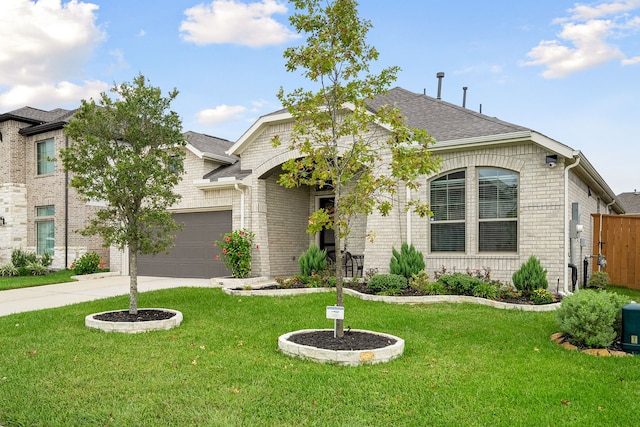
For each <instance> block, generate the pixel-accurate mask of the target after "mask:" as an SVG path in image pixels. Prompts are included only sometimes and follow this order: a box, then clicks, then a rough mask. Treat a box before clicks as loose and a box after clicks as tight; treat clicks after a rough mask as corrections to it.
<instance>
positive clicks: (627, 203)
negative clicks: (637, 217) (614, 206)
mask: <svg viewBox="0 0 640 427" xmlns="http://www.w3.org/2000/svg"><path fill="white" fill-rule="evenodd" d="M617 197H618V200H620V202H621V203H622V205H623V206H624V210H625V213H628V214H640V193H639V192H637V191H633V192H630V193H620V194H618V196H617Z"/></svg>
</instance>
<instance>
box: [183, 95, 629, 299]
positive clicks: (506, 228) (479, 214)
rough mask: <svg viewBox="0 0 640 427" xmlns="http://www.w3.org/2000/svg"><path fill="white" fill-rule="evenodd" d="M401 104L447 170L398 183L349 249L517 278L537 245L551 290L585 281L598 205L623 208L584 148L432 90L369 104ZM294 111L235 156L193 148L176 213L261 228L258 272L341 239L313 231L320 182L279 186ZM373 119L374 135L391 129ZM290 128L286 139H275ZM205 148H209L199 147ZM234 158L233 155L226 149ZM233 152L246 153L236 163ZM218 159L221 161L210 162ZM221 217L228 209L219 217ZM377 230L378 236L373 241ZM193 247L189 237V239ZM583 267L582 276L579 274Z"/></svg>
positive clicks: (256, 132) (255, 132) (291, 265)
mask: <svg viewBox="0 0 640 427" xmlns="http://www.w3.org/2000/svg"><path fill="white" fill-rule="evenodd" d="M384 104H393V105H396V106H397V107H399V108H400V110H401V111H402V112H403V114H404V115H405V116H406V118H407V123H408V124H409V125H410V126H412V127H417V128H422V129H425V130H427V131H428V132H429V133H430V134H431V135H433V136H434V137H435V139H436V140H437V143H436V144H435V145H434V146H433V149H432V151H433V152H434V153H435V154H437V155H438V156H439V157H440V158H441V159H442V163H441V170H440V171H439V173H438V174H437V175H433V176H425V177H423V179H422V183H421V184H422V185H421V187H420V190H419V191H417V192H409V191H406V189H404V188H402V189H400V191H398V193H397V196H396V200H395V207H394V210H393V211H392V212H391V213H390V214H389V215H388V216H386V217H382V216H380V215H379V214H377V213H374V214H373V215H371V216H369V217H362V218H358V219H357V221H356V222H355V223H354V226H353V232H352V234H351V235H350V236H349V238H348V239H346V244H345V245H346V248H342V249H343V250H344V249H346V250H347V251H349V252H350V253H352V254H358V255H364V271H365V272H366V271H368V270H369V269H377V271H378V272H380V273H382V272H388V270H389V260H390V258H391V249H392V248H393V247H396V248H398V247H399V246H400V245H401V244H402V243H403V242H409V243H412V244H413V245H414V246H415V247H416V248H417V249H418V250H420V251H422V253H423V254H424V256H425V262H426V265H427V272H429V273H430V274H431V275H432V277H433V274H432V273H433V272H434V271H436V270H441V269H442V268H443V267H444V268H446V269H447V270H448V271H450V272H452V271H461V272H465V271H467V270H475V269H490V270H491V276H492V278H494V279H498V280H501V281H503V282H510V281H511V275H512V273H513V272H514V271H515V270H517V269H518V268H519V267H520V266H521V265H522V264H523V263H524V262H525V261H526V260H527V259H528V258H529V256H531V255H535V256H536V257H538V258H539V259H540V260H541V263H542V265H543V267H544V268H546V269H547V270H548V275H547V278H548V280H549V289H550V290H551V291H560V292H569V291H571V290H572V286H573V282H574V280H575V281H576V282H578V283H581V281H580V278H579V277H577V276H580V275H581V274H582V271H581V268H575V269H574V268H573V267H570V266H569V265H570V264H571V265H575V266H576V267H577V266H579V265H581V263H582V260H583V259H584V258H587V257H589V256H590V255H591V254H590V246H591V241H592V239H593V234H594V230H593V225H592V223H591V214H593V213H605V214H623V213H624V208H623V206H622V204H621V203H620V201H619V200H618V199H617V197H616V196H615V194H614V193H613V192H612V190H611V189H610V188H609V186H608V185H607V183H606V182H605V181H604V179H603V178H602V177H601V176H600V175H599V174H598V172H597V171H596V170H595V169H594V167H593V166H592V164H591V163H590V162H589V161H588V160H587V158H586V157H585V156H584V155H583V154H582V153H581V152H580V151H577V150H574V149H573V148H571V147H568V146H566V145H564V144H562V143H560V142H558V141H555V140H553V139H552V138H549V137H547V136H545V135H543V134H540V133H538V132H536V131H534V130H532V129H528V128H526V127H523V126H519V125H515V124H511V123H507V122H504V121H502V120H498V119H496V118H493V117H488V116H486V115H483V114H480V113H477V112H473V111H471V110H468V109H466V108H463V107H460V106H456V105H453V104H450V103H448V102H445V101H442V100H439V99H435V98H432V97H429V96H426V95H423V94H416V93H413V92H410V91H407V90H405V89H402V88H399V87H398V88H394V89H392V90H390V91H389V92H388V93H387V94H385V95H384V96H380V97H378V98H376V99H374V100H373V101H372V102H371V103H370V107H371V108H372V109H374V110H375V109H376V108H379V107H380V106H382V105H384ZM291 128H292V119H291V116H290V114H289V113H288V112H286V111H285V110H280V111H276V112H274V113H271V114H268V115H265V116H262V117H260V118H259V119H258V120H257V121H256V122H255V123H254V124H253V125H252V126H251V127H250V128H249V129H248V130H247V131H246V132H245V133H244V134H243V135H242V136H241V137H240V139H238V141H236V142H235V143H234V144H233V145H231V146H230V147H229V148H228V149H227V151H226V152H225V154H224V155H222V154H220V153H218V155H216V156H209V155H208V154H206V152H207V151H208V150H211V151H212V150H213V149H212V148H204V147H202V148H197V146H196V145H195V144H192V145H193V146H194V148H196V150H193V149H192V150H191V151H192V153H191V154H190V155H189V157H188V158H187V169H188V172H187V177H186V179H185V180H183V182H182V183H181V184H180V185H181V187H180V189H179V191H180V192H181V194H182V195H183V199H182V201H181V202H180V203H181V204H180V206H177V207H176V212H184V213H186V214H189V213H195V212H212V213H213V212H215V215H217V216H219V217H220V219H221V218H222V217H223V216H224V217H226V219H227V220H228V219H229V218H230V221H231V225H232V227H231V228H232V229H239V228H247V229H250V230H251V231H253V232H254V233H255V234H256V243H257V244H258V245H259V247H260V249H259V250H256V251H254V256H253V263H252V264H253V273H254V274H258V275H263V276H268V277H274V276H279V275H286V274H294V273H297V272H298V264H297V262H298V261H297V260H298V257H299V256H300V254H301V253H302V252H303V251H305V250H306V249H307V248H308V247H309V244H310V243H313V242H316V243H317V244H319V245H320V246H321V247H322V248H325V249H334V248H333V247H332V239H331V235H330V233H318V235H315V236H310V235H308V234H307V233H306V232H305V230H306V228H307V223H308V217H309V215H310V213H311V212H313V211H314V210H316V209H317V208H318V207H320V206H330V205H331V204H332V200H333V199H332V194H331V193H330V192H328V191H323V190H321V189H319V188H310V187H300V188H295V189H286V188H284V187H282V186H280V185H279V184H277V179H278V176H279V174H280V173H281V170H282V169H281V165H282V164H283V163H284V162H285V161H286V160H288V159H290V158H293V157H296V156H297V155H298V154H297V153H296V152H295V151H292V150H290V149H289V148H288V146H287V138H288V136H287V135H288V133H289V132H290V131H291ZM384 132H386V131H385V130H384V129H383V128H379V129H373V130H372V136H374V137H375V136H376V133H377V135H382V134H383V133H384ZM276 134H277V135H279V136H280V139H281V140H283V144H282V146H280V147H278V148H274V147H273V146H272V144H271V138H272V137H273V136H274V135H276ZM198 151H199V153H200V154H198ZM225 156H226V157H225ZM232 159H234V160H235V159H239V161H234V160H232ZM208 166H217V167H216V168H215V169H212V170H210V171H207V170H206V169H207V167H208ZM410 198H420V199H422V200H426V201H428V202H429V203H430V204H431V208H432V210H433V212H434V216H433V217H432V218H420V217H418V216H417V215H415V214H414V213H411V212H409V213H407V212H406V211H405V205H406V204H407V201H408V200H409V199H410ZM216 220H218V219H216ZM369 232H372V233H373V234H374V235H375V236H376V238H375V240H373V241H370V240H369V239H367V233H369ZM217 238H219V236H216V235H209V236H208V241H209V242H212V241H213V240H215V239H217ZM187 245H188V244H187ZM574 275H575V276H576V277H574Z"/></svg>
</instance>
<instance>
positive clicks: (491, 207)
mask: <svg viewBox="0 0 640 427" xmlns="http://www.w3.org/2000/svg"><path fill="white" fill-rule="evenodd" d="M478 218H479V223H478V251H479V252H517V250H518V175H517V174H516V173H513V172H509V171H506V170H502V169H491V168H482V169H479V170H478Z"/></svg>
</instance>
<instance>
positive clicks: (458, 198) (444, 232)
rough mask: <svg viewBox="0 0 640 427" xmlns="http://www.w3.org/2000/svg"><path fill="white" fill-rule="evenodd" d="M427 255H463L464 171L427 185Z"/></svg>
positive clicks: (444, 176)
mask: <svg viewBox="0 0 640 427" xmlns="http://www.w3.org/2000/svg"><path fill="white" fill-rule="evenodd" d="M430 194H431V204H430V206H431V211H432V212H433V217H432V218H431V251H432V252H464V251H465V227H466V225H465V215H466V213H465V212H466V209H465V208H466V200H465V171H457V172H452V173H450V174H447V175H443V176H441V177H440V178H436V179H434V180H433V181H431V185H430Z"/></svg>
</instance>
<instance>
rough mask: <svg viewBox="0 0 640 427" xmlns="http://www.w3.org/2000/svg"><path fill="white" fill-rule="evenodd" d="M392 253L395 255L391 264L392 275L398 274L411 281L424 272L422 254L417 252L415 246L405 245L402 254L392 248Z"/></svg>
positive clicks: (401, 249) (401, 250)
mask: <svg viewBox="0 0 640 427" xmlns="http://www.w3.org/2000/svg"><path fill="white" fill-rule="evenodd" d="M391 253H392V254H393V256H392V257H391V262H390V264H389V268H390V270H389V271H390V272H391V274H398V275H400V276H404V277H405V278H406V279H409V278H411V276H413V275H414V274H418V273H419V272H420V271H422V270H424V257H423V256H422V252H420V251H417V250H416V248H415V247H414V246H413V245H408V244H407V243H403V244H402V247H401V248H400V252H398V251H397V250H396V248H391Z"/></svg>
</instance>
